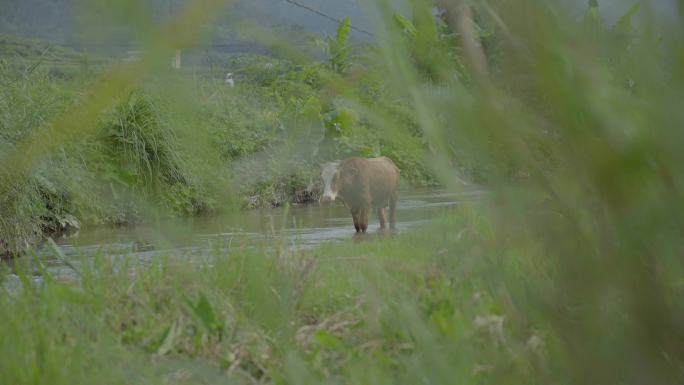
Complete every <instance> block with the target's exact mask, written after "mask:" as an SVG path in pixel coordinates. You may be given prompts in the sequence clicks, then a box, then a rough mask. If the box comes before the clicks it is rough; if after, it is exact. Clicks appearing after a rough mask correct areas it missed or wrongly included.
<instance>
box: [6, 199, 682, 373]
mask: <svg viewBox="0 0 684 385" xmlns="http://www.w3.org/2000/svg"><path fill="white" fill-rule="evenodd" d="M490 203H491V202H490ZM486 211H487V210H485V209H483V208H482V207H480V208H467V207H462V208H461V209H460V210H459V213H458V214H457V215H454V214H452V215H450V216H446V217H443V218H441V219H439V220H438V221H437V222H436V223H435V224H433V225H431V226H429V227H427V228H424V229H422V230H418V231H416V232H414V233H410V234H403V235H399V236H386V237H379V238H375V239H366V240H365V241H363V242H351V241H350V242H347V243H342V244H336V245H327V246H323V247H321V248H319V249H317V250H315V251H302V252H298V251H291V250H288V249H285V248H283V246H282V245H280V244H279V241H278V238H277V237H275V238H273V240H272V241H271V242H270V243H268V244H264V247H266V246H269V248H270V247H273V248H272V249H270V251H269V250H266V249H260V248H257V249H255V250H253V251H246V250H245V249H244V248H243V247H242V246H241V244H240V242H238V241H237V240H234V242H233V243H232V245H233V248H234V250H235V251H233V252H230V253H229V254H221V253H217V254H216V255H215V256H214V257H211V258H209V259H208V260H206V261H203V262H199V261H197V260H195V261H190V260H178V259H168V258H164V257H163V256H160V257H158V258H156V259H155V260H154V261H153V262H151V263H150V264H149V265H147V266H140V265H139V262H138V261H132V260H131V261H129V262H128V263H126V262H122V261H121V260H120V259H110V258H108V257H107V256H100V257H98V258H95V259H94V260H93V259H88V260H84V261H82V265H80V267H79V268H78V277H79V282H77V283H61V282H57V281H55V280H54V279H52V278H51V277H50V276H49V274H47V273H44V275H43V281H42V284H35V283H32V279H31V277H30V276H24V275H22V274H21V273H20V278H21V284H19V285H18V286H19V287H20V288H19V290H17V291H10V292H5V293H3V295H2V296H0V304H1V305H2V306H0V309H2V310H1V313H2V314H1V315H2V319H3V325H4V326H3V328H2V329H1V331H0V341H1V342H2V343H0V350H1V351H0V355H1V356H2V357H4V359H3V360H2V361H0V369H1V370H0V371H1V372H2V373H3V380H4V381H7V382H8V383H30V382H32V383H47V382H49V383H51V384H62V383H92V381H94V380H95V379H97V381H98V383H102V384H109V383H112V384H116V383H121V382H133V383H137V384H157V383H160V384H161V383H165V384H189V383H193V384H205V383H206V384H208V383H213V384H216V383H280V384H285V383H288V384H289V383H297V384H301V383H311V384H314V383H316V384H319V383H388V384H390V383H391V384H403V383H406V384H414V383H416V382H426V383H434V384H442V383H451V382H452V381H453V380H454V379H459V381H463V382H466V383H497V384H502V383H510V384H519V383H544V384H549V383H558V384H564V383H572V382H575V381H576V380H577V379H578V378H606V379H615V380H618V381H621V382H625V383H638V381H637V382H634V381H633V380H634V379H635V378H644V377H646V378H657V379H661V380H664V381H665V382H668V380H674V379H675V378H680V379H681V373H680V372H678V369H677V367H676V365H671V364H668V363H667V361H663V360H662V358H661V355H660V354H661V353H659V351H658V349H655V350H654V349H653V348H652V347H651V346H650V345H649V339H644V337H645V336H643V335H641V334H640V332H639V330H641V328H642V327H645V326H646V325H648V322H650V321H649V317H650V316H649V315H647V314H642V313H639V312H638V311H637V312H634V311H633V310H631V306H632V305H631V301H632V300H633V299H634V298H632V297H623V296H622V294H621V293H623V294H624V293H625V292H624V291H623V289H627V288H628V287H627V282H625V283H624V285H625V286H623V284H622V283H620V282H619V281H612V280H609V281H607V282H605V284H606V285H607V286H608V287H610V288H611V289H610V290H607V291H604V290H598V291H597V292H596V294H597V295H598V297H597V298H596V300H595V301H592V302H591V303H583V304H576V305H571V303H572V301H574V300H580V299H581V298H583V294H582V293H581V292H576V291H566V290H565V289H564V287H563V285H562V284H560V283H561V282H564V281H565V280H566V279H567V278H568V277H569V276H570V275H571V274H572V273H570V272H568V271H563V270H562V269H559V268H558V267H559V263H558V261H556V260H554V259H553V258H551V259H549V255H548V254H547V253H545V252H544V251H543V247H542V246H541V245H540V244H539V243H538V242H537V240H536V239H535V238H534V237H526V238H513V237H510V236H509V235H507V234H506V233H505V232H501V230H500V229H497V226H496V225H494V224H493V223H491V222H490V221H489V220H488V219H485V218H486V215H485V216H483V214H484V213H485V212H486ZM455 230H457V231H455ZM672 262H674V261H672ZM19 266H21V263H20V264H19ZM658 266H659V269H660V268H662V269H672V268H675V269H678V267H677V266H680V265H679V264H676V263H674V264H673V263H671V262H668V261H660V262H659V263H658ZM18 270H19V271H21V267H19V268H18ZM591 271H593V272H595V273H599V272H600V271H601V269H600V268H595V269H592V270H591ZM678 280H679V278H677V274H668V275H667V276H663V277H662V280H661V281H660V282H659V285H660V286H661V287H662V289H663V290H664V291H663V294H665V295H666V296H667V298H670V301H671V303H672V304H675V303H681V301H682V300H684V297H683V296H682V294H683V293H682V291H681V285H680V284H678ZM586 282H587V284H591V283H595V281H594V280H592V278H588V279H587V280H586ZM590 282H591V283H590ZM5 287H8V285H7V283H6V284H5ZM599 293H601V294H599ZM643 300H644V301H650V300H651V299H646V298H643ZM575 306H578V307H575ZM626 314H629V316H625V315H626ZM657 322H658V327H659V328H661V329H660V332H663V333H671V332H675V334H672V335H671V337H672V338H673V340H671V341H672V342H673V343H674V341H676V331H675V329H671V328H670V326H668V321H667V320H664V319H662V320H659V321H657ZM568 323H570V324H568ZM573 325H574V326H573ZM671 326H672V327H674V325H671ZM649 330H650V329H649ZM578 347H581V348H580V350H579V351H578V350H577V349H578ZM672 348H675V346H672ZM586 349H591V350H592V353H591V354H590V356H591V357H592V360H590V361H588V360H587V359H586V355H587V354H589V353H587V350H586ZM594 360H596V361H594ZM597 362H600V363H601V364H600V365H597ZM636 362H639V363H640V364H639V365H634V366H632V363H636ZM677 373H679V374H677Z"/></svg>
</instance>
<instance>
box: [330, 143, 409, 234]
mask: <svg viewBox="0 0 684 385" xmlns="http://www.w3.org/2000/svg"><path fill="white" fill-rule="evenodd" d="M321 176H322V177H323V181H324V182H325V190H324V192H323V198H322V199H323V200H331V201H333V200H335V198H336V197H340V198H341V199H342V201H343V202H344V205H345V206H347V208H348V209H349V210H350V211H351V214H352V218H353V219H354V228H356V232H357V233H358V232H364V233H365V232H366V229H367V228H368V212H369V211H370V209H371V208H372V209H375V213H376V215H377V216H378V219H379V220H380V228H381V229H384V228H385V226H386V225H387V209H386V208H387V207H388V206H389V225H390V229H394V228H395V226H396V215H395V213H396V209H397V199H398V198H399V169H398V168H397V166H395V165H394V162H392V160H391V159H389V158H386V157H384V156H383V157H379V158H371V159H368V158H358V157H353V158H348V159H345V160H344V161H342V162H333V163H328V164H327V165H326V166H325V167H324V168H323V173H322V175H321Z"/></svg>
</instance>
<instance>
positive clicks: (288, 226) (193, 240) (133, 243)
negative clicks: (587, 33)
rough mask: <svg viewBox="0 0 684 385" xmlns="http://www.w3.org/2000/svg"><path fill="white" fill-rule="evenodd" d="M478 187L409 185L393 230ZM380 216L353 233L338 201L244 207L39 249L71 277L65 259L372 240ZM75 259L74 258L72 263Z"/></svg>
mask: <svg viewBox="0 0 684 385" xmlns="http://www.w3.org/2000/svg"><path fill="white" fill-rule="evenodd" d="M482 193H483V192H482V191H481V190H477V189H469V190H463V191H460V192H450V191H446V190H440V189H410V190H405V191H401V192H400V200H399V204H398V207H397V229H396V232H399V233H401V232H404V231H408V230H410V229H412V228H416V227H418V226H420V225H424V224H426V223H428V222H430V221H431V220H433V219H435V218H438V217H439V216H440V215H443V213H445V212H447V211H448V210H452V209H454V207H457V205H458V204H459V203H463V202H467V201H472V200H474V199H477V198H478V197H479V196H480V195H481V194H482ZM385 233H387V232H386V231H385V232H382V233H381V232H380V230H379V225H378V219H377V218H376V217H375V215H373V214H371V216H370V221H369V227H368V233H367V234H364V235H357V234H356V233H355V231H354V226H353V223H352V219H351V215H350V214H349V211H348V210H347V209H346V208H345V207H344V205H343V204H342V203H340V202H333V203H328V204H319V203H313V204H305V205H304V204H303V205H292V206H289V207H277V208H268V209H258V210H250V211H245V212H243V213H240V214H236V215H230V216H208V217H199V218H193V219H191V220H188V221H183V222H169V221H162V220H160V221H157V222H156V223H152V224H147V225H144V226H143V225H141V226H129V227H95V228H91V229H87V230H85V231H84V230H82V231H80V232H79V233H78V234H75V235H72V236H70V237H68V238H61V239H56V240H55V243H56V245H57V248H58V249H59V250H55V247H54V246H52V245H50V244H48V243H46V244H45V245H44V246H43V247H42V248H40V249H39V250H38V255H39V256H41V258H40V259H41V260H42V263H43V264H44V265H45V266H46V268H47V270H48V271H49V272H50V273H51V274H52V275H53V276H55V277H57V279H64V280H71V279H74V278H75V273H74V269H73V268H71V267H69V266H68V263H65V260H70V261H77V260H78V259H80V257H82V256H94V255H97V254H100V253H101V254H105V255H108V256H121V257H123V256H127V257H129V258H132V259H133V260H135V261H140V262H141V263H145V262H146V261H150V260H151V259H152V257H153V256H154V255H155V254H161V253H164V254H167V255H171V256H178V257H183V258H193V257H202V256H207V255H210V254H211V253H214V252H216V250H227V251H229V250H230V248H231V247H235V246H236V245H240V246H244V245H249V244H254V245H258V244H259V242H262V241H263V240H268V239H269V238H270V239H273V238H276V237H277V239H278V240H279V241H280V242H281V244H285V245H286V246H287V247H294V248H311V247H314V246H316V245H318V244H321V243H324V242H331V241H332V242H334V241H341V240H346V239H370V238H372V237H375V236H378V235H380V234H385ZM73 263H77V262H73Z"/></svg>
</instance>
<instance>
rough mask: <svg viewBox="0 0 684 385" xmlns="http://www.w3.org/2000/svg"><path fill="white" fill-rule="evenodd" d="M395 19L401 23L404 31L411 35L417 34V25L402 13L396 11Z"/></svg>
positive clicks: (400, 25)
mask: <svg viewBox="0 0 684 385" xmlns="http://www.w3.org/2000/svg"><path fill="white" fill-rule="evenodd" d="M394 20H395V21H396V22H397V24H399V27H401V29H402V30H404V32H406V33H408V34H409V35H411V36H412V37H413V36H416V33H417V30H416V27H415V26H414V25H413V23H411V21H410V20H409V19H407V18H405V17H404V16H402V15H401V14H398V13H395V14H394Z"/></svg>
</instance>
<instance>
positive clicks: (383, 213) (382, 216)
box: [375, 207, 387, 229]
mask: <svg viewBox="0 0 684 385" xmlns="http://www.w3.org/2000/svg"><path fill="white" fill-rule="evenodd" d="M375 213H376V214H377V216H378V220H379V221H380V228H381V229H384V228H385V227H387V209H385V208H384V207H381V208H378V209H375Z"/></svg>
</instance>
